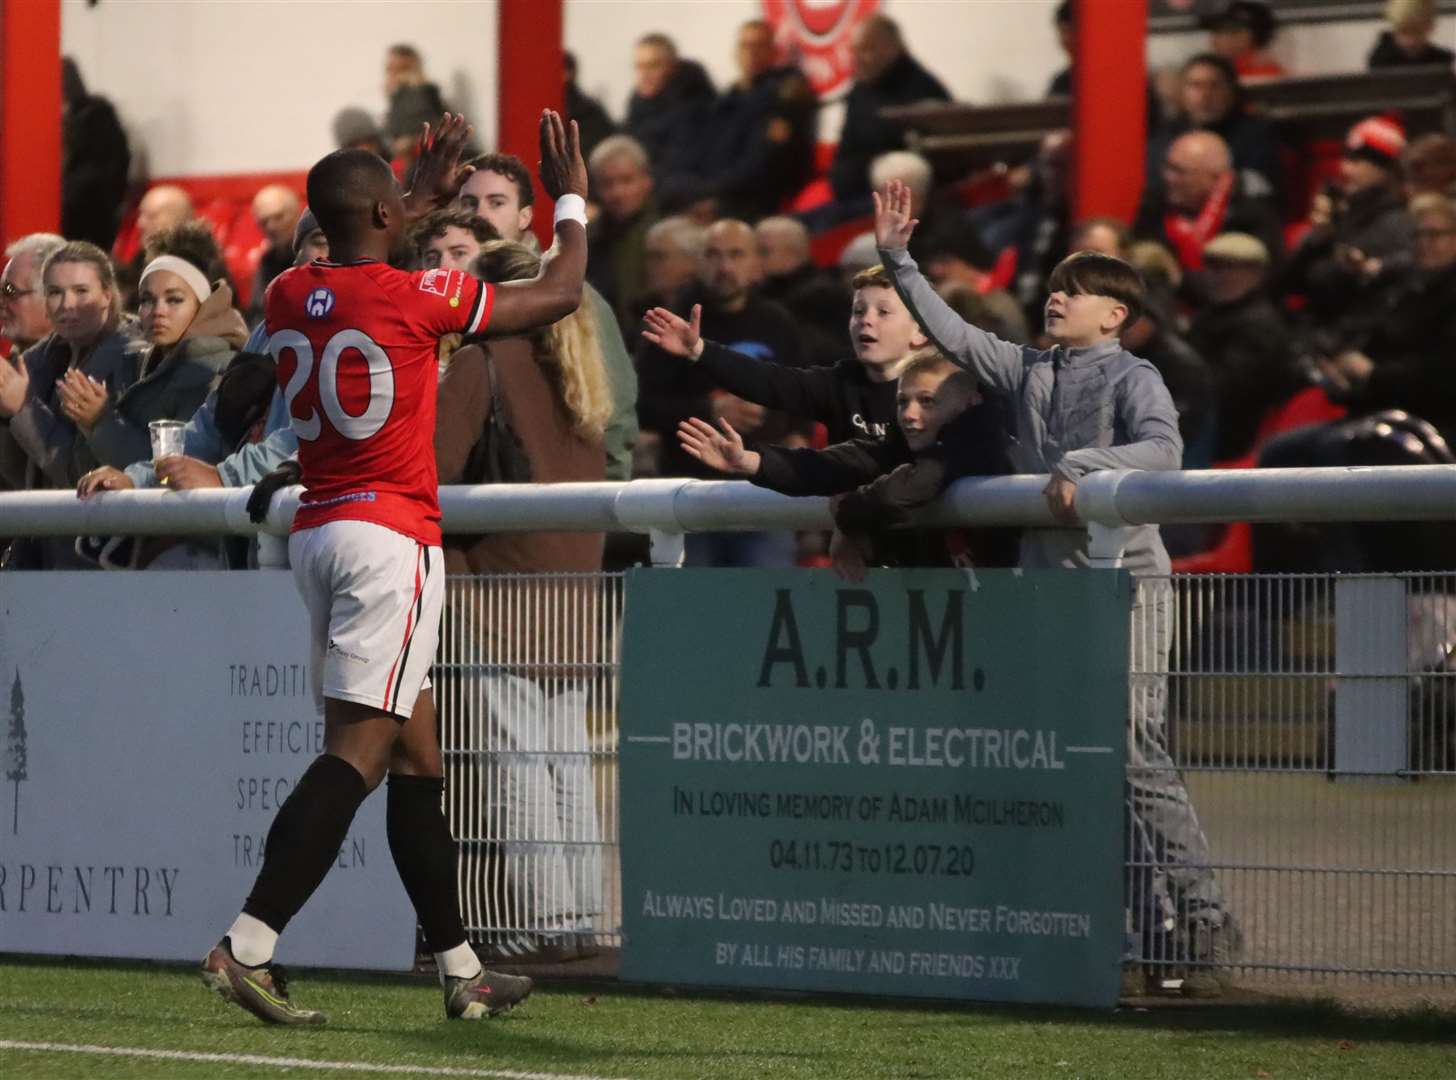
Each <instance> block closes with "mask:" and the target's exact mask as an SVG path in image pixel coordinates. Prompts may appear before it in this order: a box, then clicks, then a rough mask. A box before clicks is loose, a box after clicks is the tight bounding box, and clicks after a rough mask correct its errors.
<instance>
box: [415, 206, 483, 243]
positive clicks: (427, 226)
mask: <svg viewBox="0 0 1456 1080" xmlns="http://www.w3.org/2000/svg"><path fill="white" fill-rule="evenodd" d="M446 229H464V230H465V231H466V232H468V233H470V235H471V236H473V237H475V242H476V243H477V244H487V243H489V242H490V241H492V240H499V239H500V238H501V236H500V233H499V232H497V231H496V228H495V226H494V225H492V224H491V223H490V222H488V221H486V220H485V218H482V217H476V216H475V215H474V214H472V213H470V211H468V210H448V209H446V210H431V211H430V212H429V213H428V214H426V215H425V216H424V217H422V218H420V220H419V221H417V222H416V223H415V224H414V225H413V226H412V227H411V228H410V232H409V238H410V243H411V244H413V245H414V249H415V251H416V252H420V253H423V252H424V250H425V245H426V244H428V243H429V242H430V241H431V240H434V239H435V238H436V237H439V236H444V235H445V230H446Z"/></svg>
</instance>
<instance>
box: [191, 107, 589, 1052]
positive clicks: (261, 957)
mask: <svg viewBox="0 0 1456 1080" xmlns="http://www.w3.org/2000/svg"><path fill="white" fill-rule="evenodd" d="M469 136H470V130H469V128H467V127H466V126H465V124H464V121H463V120H462V119H460V118H459V117H451V116H449V115H448V114H447V115H446V116H445V118H444V120H443V121H442V122H441V124H440V126H439V128H438V129H436V130H435V131H433V132H432V131H430V130H429V129H428V128H427V129H426V131H425V136H424V139H423V142H422V147H421V154H420V157H419V160H418V163H417V166H416V172H415V177H414V187H413V190H412V191H411V192H410V193H408V194H405V193H404V192H402V191H401V190H400V187H399V184H398V182H397V181H396V180H395V178H394V175H393V173H391V172H390V169H389V166H388V165H387V164H386V163H385V162H383V161H382V160H381V159H379V158H378V157H376V156H374V155H373V154H370V153H367V152H365V151H359V150H338V151H335V152H334V153H332V154H330V155H328V156H327V157H325V158H324V159H323V160H321V161H320V162H319V163H318V164H316V165H315V166H314V167H313V168H312V169H311V170H310V171H309V174H308V202H309V209H310V210H312V211H313V213H314V215H315V217H316V218H317V219H318V223H319V227H320V228H322V229H323V231H324V235H326V236H327V237H328V241H329V254H330V256H331V259H330V260H320V261H316V262H314V263H311V264H309V265H308V266H304V267H299V268H297V269H294V270H290V271H288V272H286V273H285V274H283V275H282V276H281V277H279V278H278V279H277V280H275V281H274V282H273V284H272V286H271V287H270V288H269V290H268V295H267V301H266V305H265V316H264V317H265V324H266V326H267V329H268V332H269V335H270V336H269V343H268V349H269V352H271V353H272V354H273V356H274V357H275V358H276V359H277V361H278V365H277V375H278V381H279V385H280V387H281V388H282V390H283V394H284V397H285V399H286V401H287V405H288V412H289V418H290V420H291V422H292V425H293V430H294V431H295V432H296V433H297V435H298V444H299V460H298V463H297V465H296V466H295V468H296V469H297V470H299V471H301V479H302V482H303V485H304V487H305V488H306V489H307V493H306V495H305V496H304V497H303V503H302V505H301V507H300V509H299V511H298V513H297V515H296V517H295V520H294V524H293V532H292V535H291V536H290V537H289V544H288V553H289V562H290V564H291V565H292V568H293V574H294V580H295V582H296V583H297V585H298V589H299V592H300V593H301V595H302V596H303V599H304V603H305V605H306V606H307V608H308V612H309V620H310V630H311V633H310V642H311V648H312V654H313V655H312V663H311V667H312V670H311V672H310V676H311V678H310V681H311V683H312V684H313V687H314V692H315V696H316V697H317V699H318V701H319V704H320V706H321V707H322V709H323V713H324V753H323V754H321V755H319V757H317V758H315V759H314V761H313V763H312V764H311V765H310V766H309V768H308V770H307V771H306V772H305V773H304V774H303V776H302V777H300V778H299V780H298V782H297V783H296V784H295V785H294V787H293V789H292V791H291V792H290V793H289V796H288V798H287V800H286V801H285V802H284V803H283V805H282V806H281V807H280V808H279V810H278V814H277V816H276V817H275V818H274V820H273V825H272V827H271V828H270V829H269V832H268V838H267V842H266V847H265V851H266V854H265V856H264V859H263V866H262V869H261V870H260V871H259V873H258V878H257V880H256V881H255V883H254V885H253V890H252V892H251V893H250V894H249V896H248V898H247V902H246V903H245V904H244V905H243V910H242V913H241V914H239V916H238V917H237V919H236V920H235V921H234V923H233V925H232V926H231V927H230V928H229V929H228V932H227V934H226V935H225V936H224V937H223V939H222V940H221V941H220V942H218V944H217V945H216V946H215V947H214V948H213V949H212V951H211V952H209V953H208V954H207V957H206V959H204V961H203V966H202V976H203V979H204V981H205V982H206V983H207V984H208V985H209V986H210V987H211V988H212V989H214V990H216V991H217V992H218V993H219V994H221V995H222V996H223V997H224V998H225V999H227V1000H228V1001H230V1002H233V1003H234V1004H237V1005H239V1006H241V1007H242V1008H244V1009H247V1010H248V1011H249V1012H251V1013H253V1014H254V1015H255V1016H257V1017H259V1018H260V1019H262V1020H264V1021H267V1022H270V1023H278V1024H318V1023H323V1022H324V1016H323V1014H322V1013H320V1012H318V1011H317V1010H313V1009H304V1008H300V1007H298V1006H296V1005H294V1004H293V1002H292V1000H291V999H290V997H289V994H288V990H287V986H286V983H285V981H284V978H283V975H282V973H281V971H280V970H279V969H278V968H277V967H276V966H275V965H274V964H273V951H274V947H275V945H276V943H277V940H278V935H279V934H280V933H281V932H282V931H283V929H284V927H285V926H287V925H288V923H289V921H290V920H291V919H292V918H293V916H294V915H295V914H297V912H298V911H299V909H300V908H302V906H303V905H304V903H305V902H307V900H308V898H309V897H310V896H311V895H312V894H313V892H314V890H315V889H316V888H317V887H318V886H319V884H320V883H321V882H322V881H323V879H324V876H325V875H326V874H327V872H328V869H329V866H330V864H331V863H332V861H333V859H334V856H335V854H336V853H337V852H338V849H339V845H340V844H341V843H342V842H343V840H344V837H345V835H346V834H347V831H348V828H349V824H350V822H351V821H352V820H353V818H354V814H355V811H357V809H358V807H359V804H360V803H362V802H363V800H364V798H365V796H366V795H368V794H369V792H370V791H372V790H373V789H374V788H375V787H377V786H378V785H379V784H380V782H381V781H382V780H383V779H384V777H385V775H386V773H387V774H388V775H389V785H388V801H387V803H386V821H387V833H388V837H389V849H390V854H391V855H392V856H393V857H394V862H395V866H396V867H397V868H398V870H399V875H400V879H401V880H402V881H403V883H404V887H405V891H406V892H407V893H408V894H409V897H410V901H411V903H412V904H413V905H414V908H415V912H416V914H417V915H418V917H419V922H420V927H421V928H422V930H423V931H424V936H425V941H426V944H427V946H428V948H429V949H430V950H431V951H432V952H434V954H435V959H436V963H437V964H438V965H439V970H440V973H441V977H442V979H443V982H444V991H445V1015H446V1016H447V1017H449V1018H458V1019H477V1018H480V1017H484V1016H492V1015H495V1014H497V1013H500V1012H504V1011H505V1010H507V1009H509V1008H511V1007H513V1006H514V1005H516V1004H517V1003H519V1002H520V1001H522V1000H524V999H525V997H526V996H527V995H528V994H529V993H530V992H531V980H529V979H525V978H518V977H514V976H509V975H502V974H498V973H490V972H487V971H485V969H484V968H482V967H481V965H480V961H479V959H478V958H477V957H476V955H475V953H474V951H473V950H472V949H471V947H470V944H469V942H468V941H467V939H466V934H465V926H464V923H463V922H462V920H461V918H460V905H459V898H458V896H457V894H456V891H455V889H456V886H455V844H454V840H453V838H452V837H451V836H450V829H449V825H448V824H447V823H446V821H445V817H444V814H443V812H442V810H441V802H442V795H443V790H444V779H443V776H444V763H443V761H442V760H441V755H440V744H439V737H438V733H437V731H436V725H435V710H434V703H433V700H432V697H431V694H430V692H429V685H428V672H429V667H430V664H431V662H432V660H433V657H434V654H435V646H436V643H437V641H438V638H439V622H440V611H441V607H442V604H443V597H444V559H443V558H442V557H441V551H440V546H439V544H440V511H439V501H438V494H437V491H436V473H435V456H434V447H433V438H434V429H435V393H436V379H437V375H438V366H437V363H436V359H435V358H436V355H437V345H438V342H439V339H440V338H441V337H443V336H445V335H447V334H454V333H470V334H487V335H491V334H518V333H522V332H524V331H527V330H532V329H535V328H537V327H541V326H547V325H549V324H551V323H553V322H555V321H556V320H558V319H561V318H563V317H565V316H566V315H568V314H570V313H571V312H572V311H574V310H576V308H577V306H578V305H579V304H580V302H581V290H582V277H583V274H584V272H585V269H586V229H585V222H586V215H585V212H584V207H585V203H584V199H585V196H586V183H587V178H586V164H585V162H584V161H583V160H582V157H581V148H580V139H579V136H578V133H577V130H576V125H575V124H574V123H573V124H571V125H569V126H567V125H563V124H562V122H561V118H560V117H559V116H557V115H556V114H555V113H553V112H550V111H549V110H548V111H547V112H544V113H543V114H542V117H541V168H540V177H541V184H542V186H543V187H544V188H545V189H546V193H547V194H548V195H550V196H551V197H552V198H553V199H556V200H557V210H556V219H557V220H556V244H555V245H554V246H553V247H552V249H551V250H550V251H549V252H547V254H546V255H545V256H544V257H543V258H542V263H541V271H540V273H539V274H538V275H537V277H536V278H534V279H532V280H530V281H519V282H509V283H504V284H501V285H495V286H491V285H483V284H481V283H479V282H478V281H476V280H475V279H474V278H471V277H469V276H468V275H465V274H462V273H460V272H459V271H451V270H429V271H423V272H420V273H406V272H404V271H401V270H395V269H393V268H391V267H390V266H389V265H388V260H389V256H390V254H391V252H392V251H393V250H394V249H395V246H396V244H397V242H398V240H399V239H400V237H401V234H402V231H403V229H404V227H405V225H406V224H407V223H408V222H409V221H411V220H413V219H417V218H418V217H421V216H423V215H424V214H425V213H427V212H429V211H430V210H432V209H434V208H436V207H437V206H445V205H448V204H449V202H450V201H451V199H453V198H454V197H455V195H456V193H457V192H458V191H459V188H460V184H461V183H462V182H463V181H464V179H465V177H466V176H468V175H469V168H468V166H461V164H460V154H461V151H462V149H463V148H464V146H465V144H466V142H467V140H468V139H469ZM290 475H293V476H296V475H297V474H296V473H294V474H290V473H289V472H287V471H285V470H278V471H277V473H276V475H274V476H270V477H267V478H264V480H262V481H260V482H259V483H258V485H257V486H256V487H255V490H254V499H253V500H250V512H254V511H255V510H263V511H266V504H267V500H268V498H269V497H270V496H271V493H272V492H273V491H274V490H276V489H277V487H278V486H279V483H280V482H284V481H282V480H280V477H288V476H290ZM270 480H271V481H272V482H271V483H270Z"/></svg>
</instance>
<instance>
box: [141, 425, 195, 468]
mask: <svg viewBox="0 0 1456 1080" xmlns="http://www.w3.org/2000/svg"><path fill="white" fill-rule="evenodd" d="M186 426H187V425H186V424H184V423H182V421H181V420H153V421H152V422H151V423H150V424H148V425H147V428H148V430H150V431H151V434H152V460H153V461H154V462H155V461H160V460H162V458H165V457H175V456H176V455H178V454H180V453H182V431H183V429H184V428H185V427H186Z"/></svg>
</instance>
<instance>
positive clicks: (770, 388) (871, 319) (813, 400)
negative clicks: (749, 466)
mask: <svg viewBox="0 0 1456 1080" xmlns="http://www.w3.org/2000/svg"><path fill="white" fill-rule="evenodd" d="M850 284H851V285H852V286H853V287H854V304H853V306H852V307H851V309H850V313H849V340H850V344H851V345H852V347H853V349H854V356H853V357H848V358H846V359H844V360H841V361H840V362H839V363H837V364H835V365H833V366H832V367H810V368H796V367H789V366H787V365H785V364H776V363H772V362H769V361H764V360H755V359H754V358H753V357H751V356H748V355H746V354H744V353H741V352H736V351H734V350H733V349H729V348H727V347H725V346H723V345H718V344H716V343H714V342H711V341H705V340H703V338H702V336H701V335H700V334H699V331H698V327H699V323H700V321H701V316H702V308H701V307H700V306H698V305H694V307H693V311H692V321H691V322H688V321H687V320H684V319H683V318H681V317H680V316H678V315H674V314H673V313H672V312H670V311H668V310H667V309H666V308H660V307H659V308H653V309H652V310H650V311H649V312H647V314H646V315H645V316H643V322H644V323H645V324H646V329H644V330H643V331H642V336H643V337H644V338H646V339H647V340H648V341H650V342H652V343H653V344H654V345H656V346H658V348H660V349H662V350H663V351H664V352H667V353H670V354H671V355H673V356H676V357H680V358H681V359H683V360H684V361H686V362H689V363H692V364H694V365H695V366H696V367H697V368H698V369H699V370H701V371H702V373H703V374H704V375H706V376H707V377H708V378H709V379H710V380H711V381H712V382H713V383H715V384H716V385H717V386H718V387H719V388H721V389H722V390H726V391H727V392H728V393H730V394H734V395H736V396H737V397H740V398H743V399H744V400H745V401H751V402H753V403H755V404H757V405H762V406H764V407H765V408H769V409H777V410H779V411H780V412H785V413H789V414H790V415H792V416H800V417H804V418H806V419H809V420H816V421H818V422H819V423H821V424H823V425H824V426H825V428H826V430H827V431H828V436H829V441H830V442H831V443H839V442H845V441H847V440H849V439H859V438H868V439H873V440H882V439H884V438H885V437H886V436H888V435H890V434H891V433H892V432H893V431H894V430H895V378H896V376H897V375H898V374H899V372H900V367H901V365H902V364H904V362H905V359H906V357H908V356H909V355H910V354H911V353H912V352H914V351H915V350H916V349H919V348H922V347H924V346H925V345H927V344H929V339H928V338H926V336H925V333H924V331H922V330H921V329H920V327H919V325H917V324H916V322H915V319H914V317H913V316H911V314H910V312H909V311H908V310H907V309H906V307H905V302H904V301H903V300H901V299H900V296H899V294H898V293H896V292H895V287H894V283H893V282H892V281H891V280H890V276H889V274H887V273H886V272H885V271H884V269H883V268H882V267H879V266H872V267H870V268H869V269H867V270H861V271H860V272H859V273H858V274H856V275H855V276H854V279H853V281H851V283H850Z"/></svg>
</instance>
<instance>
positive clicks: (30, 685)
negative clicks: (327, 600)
mask: <svg viewBox="0 0 1456 1080" xmlns="http://www.w3.org/2000/svg"><path fill="white" fill-rule="evenodd" d="M308 679H309V672H308V627H307V614H306V613H305V611H304V608H303V605H302V603H301V602H300V600H299V598H298V594H297V592H296V591H295V589H294V585H293V580H292V577H291V575H289V574H288V573H286V572H277V571H257V572H254V573H246V574H243V573H162V572H158V573H116V574H108V573H62V572H48V573H36V574H25V573H14V574H4V575H0V762H3V765H4V772H3V779H4V787H3V788H0V951H3V952H24V953H56V954H75V955H82V956H115V957H138V958H146V959H154V960H196V961H199V962H200V961H201V959H202V957H203V955H204V954H205V953H206V952H207V950H208V949H209V948H211V947H212V945H213V944H215V943H216V941H217V940H218V938H219V937H220V936H221V935H222V934H223V932H224V931H225V930H226V929H227V928H228V926H229V925H230V924H231V922H232V920H233V918H234V917H235V916H236V915H237V913H238V909H239V907H240V906H241V905H242V902H243V899H244V898H245V897H246V896H247V894H248V890H249V889H250V888H251V886H252V884H253V879H254V876H255V875H256V874H257V871H258V867H259V865H260V864H261V861H262V857H263V847H264V838H265V837H266V835H267V832H268V826H269V825H270V824H271V823H272V820H273V816H274V814H275V813H276V812H277V809H278V807H279V805H280V804H281V803H282V802H283V800H284V799H286V798H287V797H288V792H289V791H290V790H291V789H292V787H293V785H294V784H295V783H296V782H297V781H298V778H299V777H300V776H301V775H302V774H303V771H304V770H305V769H306V768H307V767H308V765H309V763H310V762H311V761H312V760H313V758H314V757H315V756H316V755H317V754H319V753H320V752H321V751H322V749H323V717H322V716H320V715H319V714H318V713H316V712H315V711H314V705H313V697H312V694H311V692H310V690H309V682H308ZM414 927H415V917H414V912H413V910H412V909H411V907H410V904H409V900H408V898H407V897H406V895H405V892H404V889H403V887H402V886H401V885H400V883H399V878H398V877H397V875H396V874H395V869H394V863H393V861H392V860H391V858H390V855H389V847H388V844H387V841H386V839H385V832H384V795H383V794H382V793H381V792H376V793H375V794H373V795H371V796H370V798H369V799H367V800H366V801H365V803H364V805H363V807H361V809H360V811H359V814H358V816H357V817H356V818H355V819H354V823H353V825H352V826H351V828H350V829H349V835H348V836H347V838H346V839H345V840H344V843H343V846H342V847H341V848H340V849H339V853H338V856H337V858H336V860H335V864H334V866H333V868H332V869H331V870H330V872H329V875H328V877H327V878H325V879H324V883H323V885H322V886H321V887H320V889H319V891H318V892H317V893H316V894H315V895H314V897H313V899H312V900H311V901H310V902H309V903H308V905H307V906H306V907H305V908H304V909H303V912H302V913H301V914H300V915H299V916H298V918H297V919H295V920H294V922H293V923H292V925H290V926H289V927H288V929H287V930H286V931H285V932H284V934H283V937H282V939H281V941H280V943H279V949H278V955H279V958H280V959H281V960H284V961H285V962H287V963H292V964H301V965H311V966H321V967H338V968H375V969H392V970H400V969H408V968H409V967H410V966H411V965H412V963H413V961H414V939H415V935H414Z"/></svg>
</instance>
